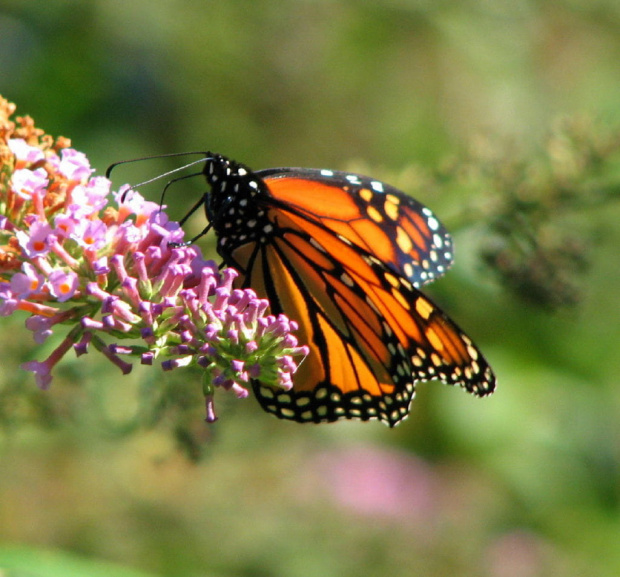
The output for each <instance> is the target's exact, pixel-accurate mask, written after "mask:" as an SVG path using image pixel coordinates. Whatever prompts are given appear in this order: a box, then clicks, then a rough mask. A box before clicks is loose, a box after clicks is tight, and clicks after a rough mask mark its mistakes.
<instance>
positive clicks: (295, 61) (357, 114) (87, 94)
mask: <svg viewBox="0 0 620 577" xmlns="http://www.w3.org/2000/svg"><path fill="white" fill-rule="evenodd" d="M619 24H620V11H619V9H618V6H617V2H612V1H610V0H597V1H595V2H587V1H586V0H570V1H569V0H559V1H557V2H554V3H542V2H524V1H521V2H509V3H493V2H481V1H479V0H468V1H466V2H454V1H445V2H416V1H414V0H405V1H401V2H380V1H373V2H364V3H362V2H359V3H356V2H348V1H344V0H342V1H334V2H327V1H314V2H311V1H309V0H298V1H285V2H275V1H270V0H258V1H256V0H254V1H251V0H228V1H227V2H215V3H204V2H190V1H189V0H173V1H171V2H130V3H127V2H126V3H121V2H110V1H109V0H106V1H105V2H104V1H96V2H92V1H89V2H87V1H77V2H64V1H61V0H52V1H50V2H47V3H43V4H41V3H29V2H23V1H18V0H13V1H8V2H5V3H4V4H3V7H2V8H0V47H1V49H2V61H1V62H0V93H2V94H4V96H6V97H8V98H9V99H11V100H13V101H15V102H16V103H17V104H18V106H19V110H20V111H21V112H22V113H29V114H32V115H33V116H34V117H35V118H36V120H37V124H39V125H41V126H42V127H43V128H44V129H46V131H47V132H49V133H52V134H57V135H58V134H65V135H67V136H69V137H71V138H72V139H73V140H74V144H75V145H76V147H78V148H79V149H80V150H83V151H85V152H87V153H88V154H89V157H90V158H91V160H92V161H93V164H94V165H96V166H97V167H98V168H99V172H100V173H101V172H103V170H104V169H105V167H106V166H107V165H108V164H110V163H112V162H114V161H117V160H121V159H125V158H131V157H141V156H145V155H149V154H157V153H165V152H178V151H183V150H197V149H211V150H216V151H218V152H222V153H225V154H227V155H230V156H231V157H233V158H235V159H237V160H240V161H243V162H245V163H247V164H248V165H249V166H251V167H253V168H256V169H260V168H265V167H269V166H291V165H293V166H294V165H302V166H320V167H325V168H333V169H355V170H358V171H360V172H364V173H368V174H372V175H375V176H377V177H378V178H382V179H383V180H387V181H388V182H390V183H392V184H394V185H396V186H398V187H399V188H402V189H404V190H407V191H410V192H411V193H412V194H413V195H414V196H416V197H418V198H420V200H421V201H423V202H424V203H425V204H428V205H429V206H430V207H432V209H433V210H434V211H435V212H436V213H437V214H438V215H439V216H440V217H441V218H442V221H444V222H445V224H446V225H447V226H448V228H449V229H450V230H451V231H453V232H454V233H455V234H454V236H455V245H456V264H455V267H454V269H453V270H452V271H451V272H450V273H449V274H448V275H447V276H446V278H445V279H443V280H441V281H439V282H437V283H435V284H434V285H433V286H432V287H431V290H430V291H429V292H431V293H432V294H433V297H434V298H435V299H436V300H438V301H440V304H442V306H443V307H444V308H446V309H447V310H448V311H450V314H451V316H453V317H454V318H455V319H457V321H458V322H459V324H461V325H462V326H464V327H466V328H467V330H468V332H469V333H470V334H472V336H474V337H475V339H476V342H477V343H478V344H479V345H480V347H481V348H482V349H483V350H484V351H485V353H486V354H487V356H488V358H489V361H490V362H491V364H492V366H493V368H494V370H495V372H496V373H497V375H498V390H497V393H496V394H495V395H493V396H492V397H491V398H489V399H485V400H479V399H470V398H469V397H468V396H466V395H461V394H459V393H458V392H456V391H455V390H453V389H449V388H447V387H441V386H439V385H437V384H429V385H424V386H422V387H420V388H421V390H420V393H419V395H418V398H417V399H416V400H415V401H414V407H413V411H412V415H411V417H410V418H409V420H408V421H406V422H405V423H403V424H402V425H401V426H399V427H398V428H396V429H395V430H387V429H384V428H383V427H381V426H380V425H378V424H358V423H340V424H337V425H333V426H319V427H313V426H301V425H296V424H293V423H284V422H280V421H277V420H275V419H273V418H271V417H270V416H268V415H266V414H264V413H262V411H260V409H259V408H258V406H257V405H256V403H255V402H254V401H253V399H251V398H250V399H248V400H247V401H246V402H244V403H242V404H240V403H239V402H231V403H227V402H226V400H223V402H220V403H219V405H218V408H219V414H220V416H221V422H219V423H217V424H216V425H214V426H207V425H206V424H204V423H203V422H202V420H201V419H202V413H203V407H202V404H200V403H201V395H200V391H199V382H198V381H197V380H196V381H195V382H191V379H190V382H188V380H187V377H185V379H186V380H180V381H178V380H175V379H179V378H180V376H179V375H164V374H162V376H161V378H159V379H154V378H153V379H152V380H148V377H144V375H141V373H136V375H132V376H131V378H130V379H127V382H126V383H125V382H119V379H115V378H114V376H113V375H112V376H110V375H109V373H108V372H107V371H106V370H103V368H102V367H101V366H100V365H97V364H96V363H95V362H94V360H93V361H92V363H81V364H80V365H81V367H82V368H80V369H78V368H77V365H75V366H74V365H72V364H71V363H68V364H67V366H66V367H65V368H64V369H63V371H64V372H63V373H62V374H61V375H59V378H58V381H55V382H54V386H53V387H52V389H51V390H50V391H48V392H41V391H38V390H35V389H34V385H33V384H32V382H31V381H30V378H29V376H28V375H26V374H22V373H21V372H20V371H19V369H18V366H19V364H20V363H21V362H24V361H25V360H27V359H28V358H29V357H28V355H29V351H30V350H31V342H30V341H28V340H27V334H26V332H25V331H23V329H22V328H21V327H20V326H15V325H14V324H9V323H7V322H6V321H7V319H2V332H1V334H0V339H1V340H0V342H1V343H2V353H1V354H0V357H1V358H0V367H1V368H0V420H1V423H2V429H1V432H0V463H1V469H2V475H0V541H4V542H7V543H20V544H26V545H28V547H29V548H31V549H32V550H33V551H35V552H36V551H37V550H38V549H41V550H43V551H47V550H49V549H54V550H62V551H66V552H67V554H68V555H70V556H71V557H72V556H73V555H77V556H79V557H80V558H82V559H83V558H86V559H93V560H97V561H96V562H95V563H99V560H106V561H109V562H113V563H115V564H120V565H123V566H125V567H134V568H136V570H137V569H138V568H139V569H140V570H142V571H146V572H148V573H153V574H157V575H162V576H163V575H171V576H172V575H174V576H175V577H178V576H185V575H187V576H190V575H192V576H193V575H210V574H226V575H233V574H237V575H283V576H284V575H286V576H289V575H299V576H301V577H305V576H313V575H350V574H355V575H359V576H361V577H364V576H371V575H388V574H389V575H395V576H400V575H403V576H405V575H406V576H410V575H417V574H420V575H429V576H433V575H437V576H440V575H441V576H443V575H459V576H469V575H471V576H472V577H473V576H476V577H478V576H480V575H489V576H490V577H503V576H506V575H515V576H521V575H522V576H525V575H537V576H538V575H540V576H546V575H549V576H551V575H562V576H567V577H572V576H581V575H597V576H601V577H607V576H609V577H615V576H616V575H618V574H619V573H620V555H619V553H618V547H617V543H618V542H619V538H620V520H619V519H620V468H619V465H618V462H619V461H618V458H619V457H618V447H619V446H620V434H619V430H618V426H617V422H618V414H619V412H620V393H619V390H620V389H618V374H620V356H619V355H618V354H617V348H618V347H617V343H618V342H619V341H620V329H619V327H620V306H619V305H618V298H617V287H618V284H619V283H620V269H619V268H618V266H617V262H618V256H617V252H618V251H617V247H618V244H619V242H620V238H619V232H620V229H619V228H618V225H617V223H618V220H619V218H620V207H619V206H618V191H619V186H620V185H619V183H620V158H619V157H618V143H619V134H620V131H619V129H618V127H620V113H619V110H620V109H619V108H618V104H617V103H618V102H619V101H620V78H619V77H618V74H617V63H618V61H619V60H620V37H619V36H618V34H617V30H618V25H619ZM481 135H484V136H481ZM174 166H175V165H174V164H172V161H167V160H153V161H151V162H150V163H137V165H135V166H131V167H124V168H123V170H124V171H125V172H123V173H122V174H121V175H119V176H118V178H119V179H120V180H121V181H124V180H128V181H132V182H137V181H141V180H145V179H146V178H148V177H150V176H152V175H153V174H154V173H159V172H163V171H164V170H166V169H168V168H171V167H174ZM192 186H194V185H191V184H188V185H187V186H185V185H182V186H178V187H177V188H176V189H173V190H174V191H175V194H178V196H170V199H169V200H168V202H169V203H170V204H171V205H173V206H172V216H173V217H175V218H178V217H180V216H181V215H182V214H183V213H184V212H185V210H186V209H187V208H188V207H189V206H191V205H192V204H193V202H194V201H195V198H196V195H197V194H199V193H200V191H201V188H200V186H199V185H198V184H196V185H195V186H196V188H192ZM145 194H146V192H145ZM158 194H159V189H157V188H155V189H153V192H152V198H153V199H157V198H158ZM175 210H176V211H178V212H177V213H176V214H175V213H174V211H175ZM190 224H191V226H193V227H194V228H195V230H196V231H199V230H201V229H202V228H203V226H204V224H203V222H202V220H201V218H200V216H198V215H197V216H196V217H195V218H194V219H192V222H191V223H190ZM189 232H190V234H191V232H192V231H189ZM207 242H209V241H208V240H207ZM18 335H23V336H18ZM22 339H23V340H22ZM85 365H89V367H88V369H85V368H84V366H85ZM151 372H152V371H151ZM102 391H103V392H102ZM240 405H241V406H240ZM179 447H182V450H180V448H179ZM188 455H189V456H190V457H191V458H188ZM394 502H395V503H397V506H396V507H393V503H394ZM7 551H8V549H6V548H5V549H3V550H2V551H0V573H2V572H4V573H6V574H7V575H14V574H15V575H30V574H32V575H39V574H40V575H54V574H56V573H54V571H57V572H63V575H72V574H76V575H77V574H83V575H93V574H96V569H93V568H92V567H90V568H89V567H87V566H86V565H85V566H83V567H79V568H78V569H73V568H72V567H76V566H73V565H71V563H72V561H68V562H67V563H68V565H66V567H65V569H58V570H57V569H56V567H62V562H61V561H54V562H52V561H50V562H49V565H47V567H44V565H45V564H44V563H43V562H40V561H39V560H37V559H40V558H41V557H40V555H41V554H39V553H32V556H30V555H31V552H29V551H28V550H26V551H25V552H24V550H22V552H21V553H19V555H18V554H17V553H11V555H13V556H11V557H9V556H8V555H9V554H8V553H7ZM15 555H17V557H15ZM20 555H21V561H20V563H21V564H17V561H14V559H16V558H18V557H19V556H20ZM61 557H63V558H64V553H63V554H61ZM43 558H45V557H43ZM9 559H11V561H10V562H9ZM39 568H41V569H40V570H39ZM45 570H47V571H48V572H47V573H45V572H43V571H45ZM115 570H116V569H113V568H109V569H106V571H107V573H106V574H108V575H115V574H118V575H124V574H125V573H122V572H119V573H114V571H115ZM20 571H21V573H20ZM37 571H40V572H39V573H37ZM71 571H73V573H71ZM126 574H127V575H130V574H131V572H130V571H129V570H127V573H126Z"/></svg>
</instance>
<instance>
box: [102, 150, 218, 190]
mask: <svg viewBox="0 0 620 577" xmlns="http://www.w3.org/2000/svg"><path fill="white" fill-rule="evenodd" d="M190 154H202V155H203V156H204V158H201V159H200V160H197V161H195V162H191V163H190V164H188V165H186V166H182V167H181V168H177V169H175V170H172V171H170V172H166V173H165V174H162V175H160V176H158V177H157V178H161V177H163V176H166V175H168V174H171V173H173V172H176V171H177V170H183V169H184V168H187V167H188V166H192V165H194V164H198V163H199V162H204V161H205V160H207V159H208V158H210V157H211V156H213V155H212V153H211V152H206V151H204V150H196V151H193V152H171V153H170V154H156V155H155V156H143V157H141V158H130V159H129V160H119V161H118V162H115V163H113V164H110V166H108V169H107V170H106V171H105V176H106V178H110V175H111V174H112V171H113V170H114V169H115V168H116V167H117V166H120V165H121V164H129V163H130V162H142V161H144V160H153V159H154V158H174V157H175V156H188V155H190ZM157 178H154V179H153V180H157ZM147 182H152V181H150V180H149V181H147ZM141 184H145V183H141ZM138 186H139V185H138Z"/></svg>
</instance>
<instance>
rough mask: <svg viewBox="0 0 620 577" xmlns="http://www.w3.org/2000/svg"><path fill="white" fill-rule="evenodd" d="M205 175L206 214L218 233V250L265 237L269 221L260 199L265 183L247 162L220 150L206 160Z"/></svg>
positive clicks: (229, 250) (265, 194)
mask: <svg viewBox="0 0 620 577" xmlns="http://www.w3.org/2000/svg"><path fill="white" fill-rule="evenodd" d="M204 175H205V178H206V180H207V183H208V184H209V186H210V187H211V191H210V193H209V194H208V197H207V201H206V203H205V208H206V213H207V218H208V219H209V222H211V223H212V225H213V228H214V230H215V232H216V234H217V237H218V251H219V252H220V254H222V255H224V256H225V255H226V254H230V252H231V251H232V250H234V248H235V247H237V246H239V245H242V244H245V243H248V242H254V241H259V242H260V241H262V240H263V239H264V238H265V233H266V230H265V229H266V227H268V226H269V222H268V221H267V219H266V216H265V211H264V209H263V208H262V207H261V203H260V202H259V200H260V198H265V197H266V196H267V195H268V192H267V188H266V186H265V183H264V182H263V181H262V179H261V178H260V177H258V176H257V175H256V174H255V173H254V172H252V171H251V170H250V169H249V168H248V167H247V166H244V165H243V164H240V163H238V162H235V161H233V160H230V159H228V158H226V157H224V156H221V155H219V154H213V155H211V157H210V158H209V159H208V160H207V163H206V164H205V168H204Z"/></svg>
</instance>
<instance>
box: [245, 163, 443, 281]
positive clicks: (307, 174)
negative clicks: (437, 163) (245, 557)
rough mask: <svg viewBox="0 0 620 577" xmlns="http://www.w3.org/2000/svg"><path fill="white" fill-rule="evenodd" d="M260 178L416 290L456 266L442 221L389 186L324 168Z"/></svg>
mask: <svg viewBox="0 0 620 577" xmlns="http://www.w3.org/2000/svg"><path fill="white" fill-rule="evenodd" d="M257 175H258V176H260V177H261V178H262V179H263V181H264V182H265V183H266V184H267V186H268V188H269V191H270V193H271V194H272V195H273V196H274V197H275V198H276V199H278V200H279V201H280V202H282V203H283V205H284V206H285V207H286V208H287V209H289V210H295V211H297V212H298V213H299V214H300V215H302V216H303V217H304V218H305V219H308V220H318V221H320V222H321V223H322V224H323V225H324V226H325V227H326V228H328V229H329V230H331V231H333V232H334V233H335V234H338V235H341V236H342V237H344V238H346V239H347V240H348V241H350V242H351V243H353V244H355V245H356V246H359V247H360V248H362V249H364V250H365V251H367V252H369V253H371V254H373V255H374V256H375V257H376V258H378V259H379V260H380V261H381V262H382V263H383V264H385V265H386V266H387V267H388V268H391V269H393V271H394V272H395V273H396V274H398V275H402V276H405V277H406V278H408V279H409V281H411V282H412V283H413V285H414V286H422V285H424V284H426V283H428V282H430V281H431V280H433V279H434V278H437V277H438V276H441V275H443V274H444V273H445V272H446V270H447V269H448V268H449V267H450V265H451V264H452V260H453V253H452V239H451V237H450V235H449V234H448V231H447V230H446V229H445V227H444V226H443V225H442V224H441V223H440V222H439V219H437V217H436V216H435V215H434V214H433V213H432V212H431V210H430V209H428V208H427V207H425V206H424V205H422V204H421V203H419V202H418V201H417V200H415V199H413V198H412V197H410V196H407V195H405V194H404V193H403V192H401V191H399V190H397V189H396V188H394V187H393V186H390V185H389V184H387V183H385V182H381V181H380V180H376V179H372V178H369V177H366V176H362V175H359V174H351V173H347V172H338V171H331V170H319V169H300V168H276V169H269V170H263V171H260V172H258V173H257Z"/></svg>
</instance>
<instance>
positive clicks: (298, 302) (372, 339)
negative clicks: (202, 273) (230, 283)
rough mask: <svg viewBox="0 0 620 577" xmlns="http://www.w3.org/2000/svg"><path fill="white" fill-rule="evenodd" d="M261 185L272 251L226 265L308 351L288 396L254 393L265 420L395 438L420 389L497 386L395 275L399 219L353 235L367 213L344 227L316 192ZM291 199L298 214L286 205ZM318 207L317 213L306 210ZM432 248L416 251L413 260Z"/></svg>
mask: <svg viewBox="0 0 620 577" xmlns="http://www.w3.org/2000/svg"><path fill="white" fill-rule="evenodd" d="M265 182H266V183H267V185H268V187H269V190H270V191H271V193H272V194H273V197H274V198H273V199H271V200H269V201H268V202H264V211H265V218H266V219H267V220H268V221H269V222H270V223H271V227H269V228H270V230H271V233H270V237H269V242H248V243H245V244H238V245H237V246H236V247H235V248H233V249H232V250H231V251H230V252H229V253H228V254H227V257H228V260H229V261H230V263H231V264H234V265H235V266H236V267H237V268H238V269H240V270H241V271H242V273H243V274H244V277H243V284H244V286H251V287H252V288H253V289H254V290H256V291H257V293H258V294H259V295H260V296H262V297H265V298H268V299H269V301H270V303H271V308H272V312H273V313H274V314H278V313H281V312H283V313H285V314H286V315H287V316H289V317H290V318H293V319H295V320H297V321H298V322H299V325H300V329H299V331H298V337H299V339H300V341H301V342H303V343H305V344H307V345H309V347H310V354H309V355H308V357H307V359H306V360H305V361H304V363H303V364H302V365H301V367H300V368H299V370H298V371H297V373H296V375H295V379H294V382H295V384H294V387H293V389H292V390H291V391H287V392H284V391H281V390H276V389H272V388H270V387H266V386H263V385H261V384H260V383H254V390H255V393H256V396H257V398H258V400H259V402H260V403H261V405H262V406H263V408H264V409H265V410H266V411H268V412H271V413H274V414H275V415H277V416H278V417H280V418H285V419H292V420H295V421H299V422H309V421H310V422H324V421H335V420H338V419H341V418H349V419H351V418H357V419H361V420H368V419H379V420H381V421H383V422H385V423H387V424H388V425H389V426H394V425H396V424H397V423H398V422H400V421H401V420H402V419H403V418H405V417H406V416H407V414H408V411H409V405H410V403H411V400H412V398H413V395H414V392H415V383H416V382H417V381H421V380H433V379H438V380H441V381H443V382H445V383H448V384H459V385H462V386H463V387H465V388H466V389H467V390H468V391H470V392H472V393H475V394H477V395H481V396H482V395H486V394H488V393H490V392H492V391H493V389H494V386H495V377H494V375H493V373H492V372H491V369H490V368H489V366H488V364H487V362H486V361H485V359H484V357H483V356H482V354H481V353H480V351H479V350H478V349H477V348H476V346H475V345H474V344H473V343H472V341H471V339H469V337H467V336H466V335H465V334H464V333H463V332H462V331H461V330H460V329H459V328H458V327H457V326H456V325H455V324H454V323H453V322H452V321H451V320H450V319H449V318H448V317H447V316H446V315H445V314H444V313H443V312H442V311H441V310H440V309H439V308H438V307H437V306H435V305H434V304H433V303H432V302H431V301H430V300H429V299H428V298H426V297H425V296H423V295H422V294H421V293H420V292H419V291H418V290H417V289H416V288H415V287H414V286H413V282H412V281H410V280H409V279H408V278H405V277H404V276H401V275H399V274H394V268H398V267H401V268H402V267H404V266H405V265H406V264H407V263H404V264H403V260H402V259H403V258H404V257H403V255H404V254H410V252H406V251H404V250H401V249H402V248H403V247H402V246H398V247H397V248H396V249H392V251H391V252H389V251H390V249H389V247H385V246H384V245H385V244H386V243H385V238H386V237H387V238H388V240H389V235H390V234H392V231H393V230H395V229H397V227H399V226H401V222H400V220H399V219H398V218H391V219H390V220H389V227H391V228H386V226H384V225H381V222H382V221H380V222H379V223H377V222H376V221H374V220H373V222H374V223H375V224H374V225H373V226H371V227H369V226H364V227H359V226H357V225H358V224H361V223H362V222H363V221H367V220H368V218H367V216H366V215H367V213H366V215H365V214H364V213H362V216H359V217H355V216H354V215H353V216H350V215H349V216H343V212H344V210H345V208H346V207H343V206H341V205H342V204H343V201H344V200H346V199H343V198H342V197H340V198H337V199H335V201H334V202H333V203H330V202H328V200H327V199H326V198H324V194H325V190H324V189H323V187H322V186H321V182H319V183H318V185H317V183H316V181H314V180H312V179H301V178H299V177H291V178H289V179H288V182H287V183H286V187H285V188H279V185H280V184H281V183H282V182H284V181H283V180H282V179H281V178H277V179H273V180H272V179H265ZM274 184H275V186H274ZM292 186H294V187H295V189H296V190H295V193H296V194H295V195H292V193H291V192H290V187H292ZM317 186H318V188H317ZM332 188H333V187H332ZM335 188H337V189H338V187H335ZM285 189H286V190H285ZM317 190H318V193H317ZM284 191H285V192H286V194H285V193H284ZM297 195H300V196H302V197H304V203H303V204H302V203H299V202H298V203H293V202H289V201H288V198H289V197H291V196H295V197H296V196H297ZM315 195H316V197H317V198H318V199H319V200H320V202H318V203H313V202H312V201H311V199H309V198H308V197H311V196H315ZM317 204H318V208H317ZM344 204H346V203H344ZM311 206H314V207H315V209H314V212H312V213H310V207H311ZM411 210H413V209H411ZM399 214H400V213H399ZM427 218H430V217H427ZM383 222H385V221H383ZM414 222H415V221H414ZM347 226H348V227H349V229H350V230H348V229H347V228H346V227H347ZM335 228H337V229H338V231H336V230H334V229H335ZM422 228H423V227H422ZM351 230H352V231H354V232H355V234H353V233H351ZM397 234H398V232H397V233H396V235H397ZM350 235H353V237H354V239H353V240H352V239H351V238H349V236H350ZM375 237H376V238H375ZM425 238H426V237H425ZM431 245H432V242H430V243H429V242H427V243H426V244H420V246H419V247H417V249H416V250H417V253H416V254H419V255H422V254H426V253H428V252H430V251H432V250H434V249H433V248H431ZM379 246H383V247H384V248H382V249H381V250H378V249H377V248H376V247H379ZM386 256H387V257H389V258H388V259H387V260H388V263H389V265H390V266H388V265H386V264H385V262H384V258H386ZM409 258H411V257H409ZM390 259H391V260H390ZM399 259H401V260H399ZM407 262H410V261H407ZM416 262H417V263H419V264H420V266H422V268H423V270H426V271H429V272H428V274H435V275H436V274H439V272H441V271H436V270H435V268H437V266H438V265H437V264H436V263H438V262H440V259H428V263H431V264H427V265H426V266H424V265H422V264H421V263H423V262H425V258H422V257H421V258H420V260H419V261H416ZM432 263H435V264H432ZM411 266H412V268H413V264H412V265H411ZM416 266H417V265H416ZM407 268H409V267H407ZM416 278H421V277H420V275H419V274H418V275H417V276H416ZM420 282H421V280H420Z"/></svg>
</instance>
